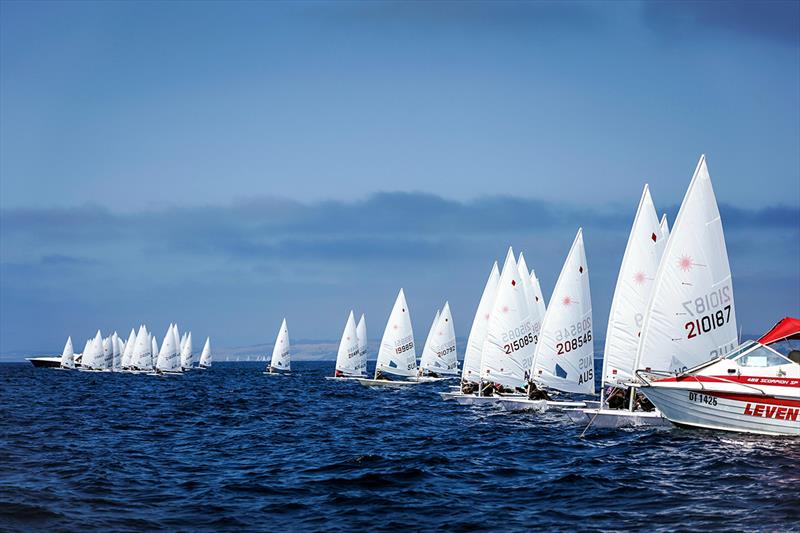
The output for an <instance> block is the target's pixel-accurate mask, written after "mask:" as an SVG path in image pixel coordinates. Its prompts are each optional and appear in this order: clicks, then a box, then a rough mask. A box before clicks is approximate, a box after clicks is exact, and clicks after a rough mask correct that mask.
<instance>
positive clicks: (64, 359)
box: [61, 337, 75, 368]
mask: <svg viewBox="0 0 800 533" xmlns="http://www.w3.org/2000/svg"><path fill="white" fill-rule="evenodd" d="M61 368H75V351H74V350H73V348H72V337H67V342H66V344H64V350H63V351H62V352H61Z"/></svg>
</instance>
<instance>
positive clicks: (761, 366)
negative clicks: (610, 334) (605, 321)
mask: <svg viewBox="0 0 800 533" xmlns="http://www.w3.org/2000/svg"><path fill="white" fill-rule="evenodd" d="M798 340H800V319H797V318H784V319H783V320H781V321H780V322H778V323H777V324H776V325H775V326H774V327H773V328H772V329H771V330H770V331H769V332H768V333H767V334H766V335H764V336H763V337H761V338H760V339H758V341H747V342H745V343H743V344H742V345H740V346H739V347H738V348H737V349H736V350H734V351H733V352H732V353H729V354H727V355H725V356H723V357H719V358H716V359H713V360H711V361H709V362H707V363H704V364H702V365H699V366H696V367H694V368H692V369H690V370H688V371H686V372H683V373H681V374H678V375H673V376H669V377H663V376H662V377H659V376H658V375H657V374H656V373H647V372H642V371H640V372H637V374H638V375H639V377H640V378H641V379H642V381H643V382H644V385H642V387H641V390H642V392H643V393H644V394H645V395H646V396H647V397H648V398H649V399H650V401H651V402H653V404H655V406H656V407H657V408H658V409H659V410H660V411H661V413H662V414H663V415H664V416H665V417H666V418H667V419H668V420H669V421H671V422H672V423H674V424H676V425H679V426H691V427H700V428H708V429H719V430H726V431H739V432H744V433H759V434H765V435H800V346H798V345H795V346H793V345H792V341H798Z"/></svg>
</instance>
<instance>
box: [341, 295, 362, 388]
mask: <svg viewBox="0 0 800 533" xmlns="http://www.w3.org/2000/svg"><path fill="white" fill-rule="evenodd" d="M359 359H360V350H359V347H358V333H357V331H356V320H355V318H354V317H353V311H350V314H349V315H348V316H347V322H346V323H345V325H344V331H342V340H341V341H339V351H338V352H337V354H336V375H337V376H359V377H361V376H363V375H364V374H363V373H362V372H361V365H360V364H359Z"/></svg>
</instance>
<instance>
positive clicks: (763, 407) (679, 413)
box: [641, 386, 800, 435]
mask: <svg viewBox="0 0 800 533" xmlns="http://www.w3.org/2000/svg"><path fill="white" fill-rule="evenodd" d="M641 391H642V392H643V393H644V394H645V396H647V398H648V399H649V400H650V401H651V402H653V404H655V406H656V407H658V408H659V409H660V410H661V412H662V413H663V414H664V416H665V417H666V418H667V419H669V420H670V421H671V422H672V423H674V424H677V425H680V426H690V427H697V428H707V429H718V430H724V431H738V432H744V433H756V434H761V435H800V400H797V399H786V398H780V397H775V396H763V395H746V394H730V393H724V392H716V391H704V392H698V391H692V390H686V389H680V388H676V387H654V386H650V387H642V388H641Z"/></svg>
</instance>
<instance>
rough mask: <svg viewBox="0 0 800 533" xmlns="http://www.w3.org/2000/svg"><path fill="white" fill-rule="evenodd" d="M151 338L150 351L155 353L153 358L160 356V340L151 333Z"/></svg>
mask: <svg viewBox="0 0 800 533" xmlns="http://www.w3.org/2000/svg"><path fill="white" fill-rule="evenodd" d="M149 338H150V353H151V354H153V358H156V357H158V353H159V352H160V351H161V350H159V349H158V340H156V336H155V335H149ZM154 364H155V363H154ZM151 366H153V365H151Z"/></svg>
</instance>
